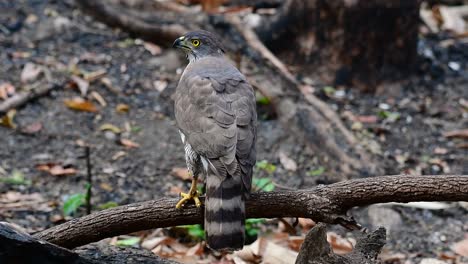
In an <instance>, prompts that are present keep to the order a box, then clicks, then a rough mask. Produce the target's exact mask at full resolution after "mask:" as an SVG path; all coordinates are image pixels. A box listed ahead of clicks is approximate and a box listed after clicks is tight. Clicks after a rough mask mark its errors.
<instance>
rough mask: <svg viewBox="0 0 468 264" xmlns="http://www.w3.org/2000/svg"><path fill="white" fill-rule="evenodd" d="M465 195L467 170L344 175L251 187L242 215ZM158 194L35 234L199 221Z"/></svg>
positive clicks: (92, 234) (65, 241)
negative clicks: (283, 186)
mask: <svg viewBox="0 0 468 264" xmlns="http://www.w3.org/2000/svg"><path fill="white" fill-rule="evenodd" d="M415 201H468V175H438V176H407V175H397V176H382V177H375V178H365V179H358V180H350V181H344V182H340V183H335V184H331V185H326V186H318V187H315V188H312V189H308V190H297V191H283V192H266V193H253V194H252V195H251V199H250V200H248V201H247V204H246V210H247V217H248V218H281V217H304V218H312V219H313V220H314V221H316V222H325V223H330V224H339V223H341V224H344V225H348V226H357V223H356V222H355V221H354V220H353V218H352V217H349V216H347V215H346V212H347V211H348V210H349V209H350V208H352V207H355V206H364V205H369V204H375V203H387V202H415ZM176 203H177V199H175V198H162V199H160V200H155V201H147V202H141V203H134V204H129V205H124V206H119V207H115V208H111V209H107V210H103V211H99V212H95V213H92V214H90V215H86V216H83V217H81V218H76V219H73V220H71V221H69V222H67V223H64V224H61V225H58V226H55V227H52V228H49V229H47V230H44V231H42V232H40V233H38V234H36V235H35V237H37V238H39V239H43V240H46V241H48V242H51V243H54V244H57V245H60V246H63V247H66V248H74V247H77V246H81V245H85V244H88V243H91V242H95V241H99V240H101V239H104V238H107V237H112V236H117V235H123V234H128V233H132V232H136V231H140V230H146V229H152V228H161V227H169V226H177V225H188V224H197V223H202V222H203V208H196V207H195V206H194V205H190V206H187V207H186V208H184V209H183V210H179V209H176V208H175V204H176Z"/></svg>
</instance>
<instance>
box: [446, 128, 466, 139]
mask: <svg viewBox="0 0 468 264" xmlns="http://www.w3.org/2000/svg"><path fill="white" fill-rule="evenodd" d="M444 137H446V138H463V139H468V129H460V130H454V131H449V132H445V133H444Z"/></svg>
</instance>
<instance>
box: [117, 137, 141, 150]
mask: <svg viewBox="0 0 468 264" xmlns="http://www.w3.org/2000/svg"><path fill="white" fill-rule="evenodd" d="M120 144H122V145H123V146H125V147H127V148H138V147H140V145H139V144H138V143H135V142H133V141H131V140H130V139H126V138H121V139H120Z"/></svg>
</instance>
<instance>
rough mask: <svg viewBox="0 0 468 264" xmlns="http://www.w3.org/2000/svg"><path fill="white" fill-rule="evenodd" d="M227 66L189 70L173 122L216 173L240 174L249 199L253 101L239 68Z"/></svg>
mask: <svg viewBox="0 0 468 264" xmlns="http://www.w3.org/2000/svg"><path fill="white" fill-rule="evenodd" d="M223 65H224V64H223ZM223 67H226V66H220V68H216V67H214V69H213V67H208V69H206V68H205V70H204V71H200V70H197V68H187V69H186V71H185V72H184V75H183V76H182V77H181V80H180V82H179V85H178V87H177V91H176V93H175V97H174V99H175V117H176V121H177V125H178V127H179V129H180V130H181V131H182V133H184V135H185V136H186V140H187V142H188V143H189V144H190V145H191V146H192V148H193V149H194V150H195V152H197V153H198V154H199V155H201V156H202V157H205V158H207V159H209V160H210V161H211V164H212V165H213V166H214V169H215V170H217V171H218V172H219V173H220V174H225V173H227V174H229V175H235V174H236V170H238V169H240V170H241V171H242V181H243V184H244V187H245V189H244V190H246V192H247V193H246V194H248V192H249V191H250V187H251V178H252V167H253V166H254V165H255V155H256V153H255V141H256V121H257V114H256V110H255V96H254V92H253V89H252V87H251V86H250V85H249V84H248V83H247V81H246V80H245V77H244V76H243V75H242V74H240V73H239V72H238V71H237V69H235V68H234V67H233V66H232V67H228V68H225V69H224V70H223Z"/></svg>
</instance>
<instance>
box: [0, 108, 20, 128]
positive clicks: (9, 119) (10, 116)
mask: <svg viewBox="0 0 468 264" xmlns="http://www.w3.org/2000/svg"><path fill="white" fill-rule="evenodd" d="M15 115H16V110H15V109H11V110H9V111H8V112H7V113H6V115H4V116H2V118H0V125H2V126H5V127H8V128H12V129H15V128H16V124H15V122H14V118H15Z"/></svg>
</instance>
